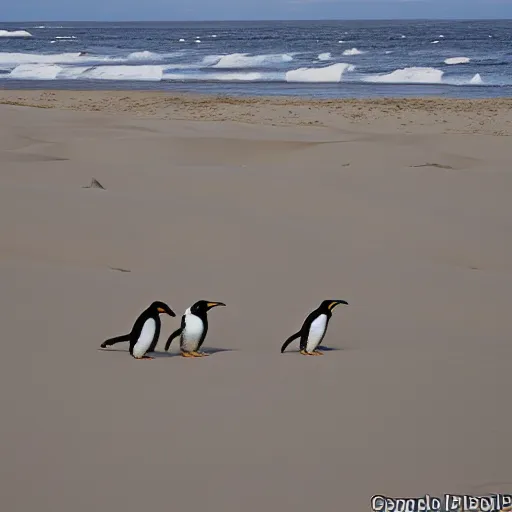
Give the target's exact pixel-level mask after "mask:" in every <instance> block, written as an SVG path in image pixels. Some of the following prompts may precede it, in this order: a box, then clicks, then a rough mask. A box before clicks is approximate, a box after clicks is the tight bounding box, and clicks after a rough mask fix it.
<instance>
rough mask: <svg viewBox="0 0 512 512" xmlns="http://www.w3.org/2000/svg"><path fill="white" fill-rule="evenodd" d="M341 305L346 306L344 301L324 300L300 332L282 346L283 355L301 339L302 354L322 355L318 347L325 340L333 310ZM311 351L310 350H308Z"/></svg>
mask: <svg viewBox="0 0 512 512" xmlns="http://www.w3.org/2000/svg"><path fill="white" fill-rule="evenodd" d="M339 304H346V305H348V302H346V301H344V300H324V301H322V303H321V304H320V306H318V307H317V308H316V309H315V310H314V311H312V312H311V313H310V314H309V315H308V316H307V317H306V319H305V320H304V323H303V324H302V327H301V329H300V331H298V332H296V333H295V334H292V335H291V336H290V337H289V338H288V339H287V340H286V341H285V342H284V343H283V345H282V346H281V354H282V353H283V352H284V351H285V350H286V348H287V347H288V345H290V343H291V342H292V341H294V340H296V339H298V338H300V352H301V354H303V355H312V354H314V355H320V354H321V352H319V351H318V350H316V347H317V346H318V345H319V344H320V343H321V341H322V340H323V338H324V336H325V333H326V332H327V327H328V325H329V320H330V319H331V317H332V310H333V309H334V308H335V307H336V306H338V305H339ZM308 349H309V350H308Z"/></svg>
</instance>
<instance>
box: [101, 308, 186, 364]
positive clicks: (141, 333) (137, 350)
mask: <svg viewBox="0 0 512 512" xmlns="http://www.w3.org/2000/svg"><path fill="white" fill-rule="evenodd" d="M162 313H165V314H167V315H169V316H173V317H174V316H176V313H174V311H172V310H171V308H170V307H169V306H168V305H167V304H165V302H161V301H155V302H153V303H152V304H151V305H150V306H149V307H148V308H146V309H145V310H144V311H143V312H142V313H141V314H140V315H139V317H138V318H137V320H135V323H134V324H133V327H132V330H131V331H130V333H128V334H124V335H122V336H117V337H115V338H110V339H108V340H106V341H104V342H103V343H102V344H101V347H102V348H106V347H109V346H112V345H115V344H116V343H120V342H123V341H128V342H129V343H130V349H129V351H130V354H131V355H132V356H133V357H135V358H136V359H148V357H147V356H145V354H146V353H147V352H154V350H155V347H156V344H157V343H158V337H159V335H160V328H161V321H160V315H161V314H162Z"/></svg>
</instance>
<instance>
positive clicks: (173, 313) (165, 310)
mask: <svg viewBox="0 0 512 512" xmlns="http://www.w3.org/2000/svg"><path fill="white" fill-rule="evenodd" d="M158 312H159V313H167V314H168V315H169V316H176V313H175V312H174V311H173V310H172V309H171V308H167V309H164V308H158Z"/></svg>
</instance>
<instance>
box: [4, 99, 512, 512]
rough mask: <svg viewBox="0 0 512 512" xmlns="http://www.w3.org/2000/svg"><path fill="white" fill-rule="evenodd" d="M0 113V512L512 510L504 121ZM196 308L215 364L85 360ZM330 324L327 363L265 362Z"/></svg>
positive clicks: (422, 114) (442, 103) (191, 111)
mask: <svg viewBox="0 0 512 512" xmlns="http://www.w3.org/2000/svg"><path fill="white" fill-rule="evenodd" d="M0 103H10V104H7V105H0V168H1V173H0V185H1V186H0V230H1V238H0V280H1V281H0V282H1V283H2V288H1V292H0V325H1V326H2V330H3V332H2V343H3V351H2V356H1V358H0V364H1V368H0V400H1V410H2V421H1V422H0V437H1V439H2V454H1V459H0V471H1V473H2V474H1V479H0V482H1V483H0V496H1V503H2V510H5V511H6V512H27V511H37V512H91V511H109V512H118V511H119V512H121V511H122V512H132V511H133V512H135V511H137V512H138V511H140V510H151V511H152V510H169V511H173V510H177V511H180V512H197V511H200V510H208V511H212V512H240V511H244V512H262V511H267V510H268V511H280V512H288V511H289V512H303V511H310V510H318V511H322V512H324V511H325V512H330V511H335V510H340V511H350V512H358V511H366V510H369V508H370V498H371V496H372V495H373V494H386V495H388V496H420V495H423V494H425V493H429V494H431V495H441V494H443V493H445V492H446V493H472V494H482V493H488V492H506V491H510V490H511V489H512V464H511V448H510V428H511V424H512V423H511V421H512V412H511V408H510V389H511V384H510V362H511V360H512V347H511V341H512V337H511V335H512V319H511V312H512V236H511V234H512V201H511V197H512V169H511V167H510V161H511V160H510V155H511V146H510V139H509V137H508V136H506V135H509V134H510V130H511V124H510V123H511V120H512V116H511V105H512V101H507V100H497V101H494V100H493V101H484V102H476V101H466V102H464V101H462V102H457V101H454V100H451V101H448V100H407V101H403V102H400V101H399V100H382V101H359V102H357V101H348V102H324V103H321V102H309V103H308V102H302V103H301V102H300V101H298V100H289V101H288V103H287V100H285V99H277V100H230V99H213V98H212V99H210V100H208V99H205V98H201V97H192V96H191V97H185V96H183V97H174V96H173V97H169V98H167V97H166V96H165V95H164V94H154V93H132V92H124V93H119V92H117V93H108V92H101V93H92V92H76V91H75V92H40V91H38V92H26V91H25V92H20V91H3V92H1V93H0ZM14 104H17V105H14ZM18 105H37V106H40V107H41V106H44V107H52V108H50V109H46V108H45V109H43V108H27V107H23V106H18ZM53 107H55V108H53ZM76 110H100V111H101V112H85V111H84V112H77V111H76ZM119 111H125V113H124V114H119V113H117V114H116V112H119ZM290 111H291V112H292V114H289V115H288V114H287V112H290ZM135 114H137V115H135ZM159 118H160V119H159ZM180 119H184V120H180ZM197 119H204V120H205V121H197ZM226 119H232V120H234V121H242V120H244V119H245V120H246V121H250V122H248V123H240V122H230V121H226ZM212 120H219V121H214V122H212ZM436 121H437V122H436ZM308 123H309V124H312V125H313V126H302V125H304V124H308ZM273 125H275V126H273ZM315 125H316V126H315ZM432 164H433V165H432ZM92 178H96V179H97V180H99V182H100V183H101V184H102V185H103V186H104V187H105V190H100V189H94V188H91V189H87V188H82V187H84V186H88V185H89V184H90V182H91V179H92ZM115 268H117V269H119V268H121V269H124V270H129V272H121V271H118V270H114V269H115ZM200 298H204V299H209V300H219V301H223V302H226V303H227V305H228V307H227V308H222V309H219V310H213V311H212V313H211V315H210V333H209V335H208V338H207V341H206V345H207V346H208V347H211V348H216V349H219V351H218V352H216V353H214V354H213V355H212V356H211V357H208V358H203V359H184V358H181V357H171V356H169V355H167V354H165V353H161V352H160V353H159V354H158V356H159V357H157V359H155V360H154V361H136V360H134V359H132V358H131V357H130V356H129V354H128V353H127V352H126V346H123V345H118V349H117V350H115V351H101V350H99V345H100V343H101V342H102V341H103V340H104V339H105V338H107V337H110V336H115V335H118V334H123V333H124V332H127V331H128V330H129V329H130V327H131V324H132V322H133V321H134V319H135V318H136V316H137V315H138V314H139V313H140V312H141V311H142V310H143V309H144V308H145V307H146V306H147V305H148V304H149V303H150V302H151V301H152V300H156V299H158V300H164V301H166V302H167V303H168V304H169V305H170V306H171V307H172V308H173V309H175V310H176V311H177V312H178V314H179V315H180V314H181V313H182V312H183V311H184V310H185V309H186V308H187V307H188V306H189V305H190V304H191V303H192V302H194V301H195V300H197V299H200ZM324 298H339V299H345V300H347V301H348V302H349V303H350V306H348V307H342V306H340V307H338V308H337V309H336V310H335V312H334V315H333V319H332V322H331V324H330V328H329V331H328V334H327V337H326V339H325V342H324V344H325V345H326V346H328V347H331V348H332V350H330V351H328V352H326V354H325V356H324V357H302V356H300V355H299V354H298V353H297V352H295V351H294V350H296V345H295V344H294V345H293V350H290V352H289V353H285V354H284V355H281V354H279V347H280V345H281V343H282V342H283V341H284V339H286V338H287V337H288V336H289V335H290V334H292V333H293V332H295V330H297V329H298V328H299V327H300V325H301V322H302V321H303V319H304V317H305V316H306V315H307V313H308V312H309V311H310V310H312V309H313V308H315V307H316V306H317V305H318V303H319V302H320V301H321V300H322V299H324ZM178 324H179V316H178V318H176V319H170V318H164V319H163V332H162V338H161V341H160V344H159V348H158V350H160V351H161V350H162V347H163V344H164V343H165V339H166V338H167V336H168V335H169V334H170V333H171V332H172V330H174V328H175V327H176V326H177V325H178ZM174 350H175V351H176V348H175V349H174Z"/></svg>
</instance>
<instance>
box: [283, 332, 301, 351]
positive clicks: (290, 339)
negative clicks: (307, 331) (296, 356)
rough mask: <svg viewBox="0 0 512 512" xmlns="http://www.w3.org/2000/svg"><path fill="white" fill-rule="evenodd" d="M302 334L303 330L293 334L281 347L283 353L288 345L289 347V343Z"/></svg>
mask: <svg viewBox="0 0 512 512" xmlns="http://www.w3.org/2000/svg"><path fill="white" fill-rule="evenodd" d="M300 334H301V331H299V332H296V333H295V334H292V335H291V336H290V337H289V338H288V339H287V340H286V341H285V342H284V343H283V346H282V347H281V354H282V353H283V352H284V351H285V350H286V347H288V345H289V344H290V343H291V342H292V341H293V340H296V339H297V338H299V337H300Z"/></svg>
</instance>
